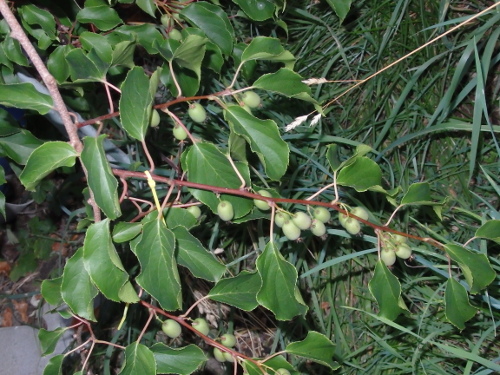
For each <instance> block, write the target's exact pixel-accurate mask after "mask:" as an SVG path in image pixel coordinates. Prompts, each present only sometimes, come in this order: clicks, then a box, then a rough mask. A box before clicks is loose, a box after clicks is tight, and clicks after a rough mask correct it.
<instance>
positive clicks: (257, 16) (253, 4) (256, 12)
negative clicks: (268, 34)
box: [233, 0, 275, 21]
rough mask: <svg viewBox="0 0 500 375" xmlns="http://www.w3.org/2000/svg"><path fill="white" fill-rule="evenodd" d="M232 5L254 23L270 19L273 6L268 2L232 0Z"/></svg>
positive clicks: (266, 0) (261, 0) (263, 0)
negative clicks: (238, 8) (235, 5)
mask: <svg viewBox="0 0 500 375" xmlns="http://www.w3.org/2000/svg"><path fill="white" fill-rule="evenodd" d="M233 3H236V4H238V6H239V7H240V8H241V9H242V10H243V12H245V13H246V15H247V16H248V17H250V19H252V20H254V21H265V20H267V19H269V18H272V17H273V15H274V11H275V5H274V4H273V2H271V1H269V0H233Z"/></svg>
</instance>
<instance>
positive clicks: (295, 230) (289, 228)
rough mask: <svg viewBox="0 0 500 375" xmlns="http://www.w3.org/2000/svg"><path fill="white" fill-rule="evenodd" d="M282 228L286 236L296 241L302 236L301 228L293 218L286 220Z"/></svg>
mask: <svg viewBox="0 0 500 375" xmlns="http://www.w3.org/2000/svg"><path fill="white" fill-rule="evenodd" d="M281 229H282V230H283V234H284V235H285V237H286V238H288V239H289V240H290V241H295V240H296V239H297V238H299V237H300V228H299V227H297V226H296V225H295V224H294V223H293V221H292V220H285V222H284V223H283V226H282V227H281Z"/></svg>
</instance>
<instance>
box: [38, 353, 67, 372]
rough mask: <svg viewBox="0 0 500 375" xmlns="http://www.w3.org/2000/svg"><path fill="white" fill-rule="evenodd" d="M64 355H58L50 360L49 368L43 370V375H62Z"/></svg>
mask: <svg viewBox="0 0 500 375" xmlns="http://www.w3.org/2000/svg"><path fill="white" fill-rule="evenodd" d="M64 357H65V355H64V354H58V355H56V356H54V357H52V358H50V359H49V362H48V363H47V366H45V369H44V370H43V375H62V363H63V361H64Z"/></svg>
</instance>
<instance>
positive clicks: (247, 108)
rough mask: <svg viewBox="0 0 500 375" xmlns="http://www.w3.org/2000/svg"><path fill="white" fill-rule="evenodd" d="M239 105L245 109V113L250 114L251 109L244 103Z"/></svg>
mask: <svg viewBox="0 0 500 375" xmlns="http://www.w3.org/2000/svg"><path fill="white" fill-rule="evenodd" d="M240 107H241V108H243V109H244V110H245V111H247V113H250V114H252V109H251V108H250V107H249V106H247V105H246V104H243V105H240Z"/></svg>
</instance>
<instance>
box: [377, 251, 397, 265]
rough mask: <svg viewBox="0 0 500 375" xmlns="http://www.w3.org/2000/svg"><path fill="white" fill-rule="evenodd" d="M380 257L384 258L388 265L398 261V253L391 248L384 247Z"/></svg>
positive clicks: (383, 260)
mask: <svg viewBox="0 0 500 375" xmlns="http://www.w3.org/2000/svg"><path fill="white" fill-rule="evenodd" d="M380 259H382V262H384V263H385V265H386V266H387V267H390V266H392V265H393V264H394V263H396V253H395V252H394V251H393V250H391V249H389V250H386V249H383V250H382V252H381V254H380Z"/></svg>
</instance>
